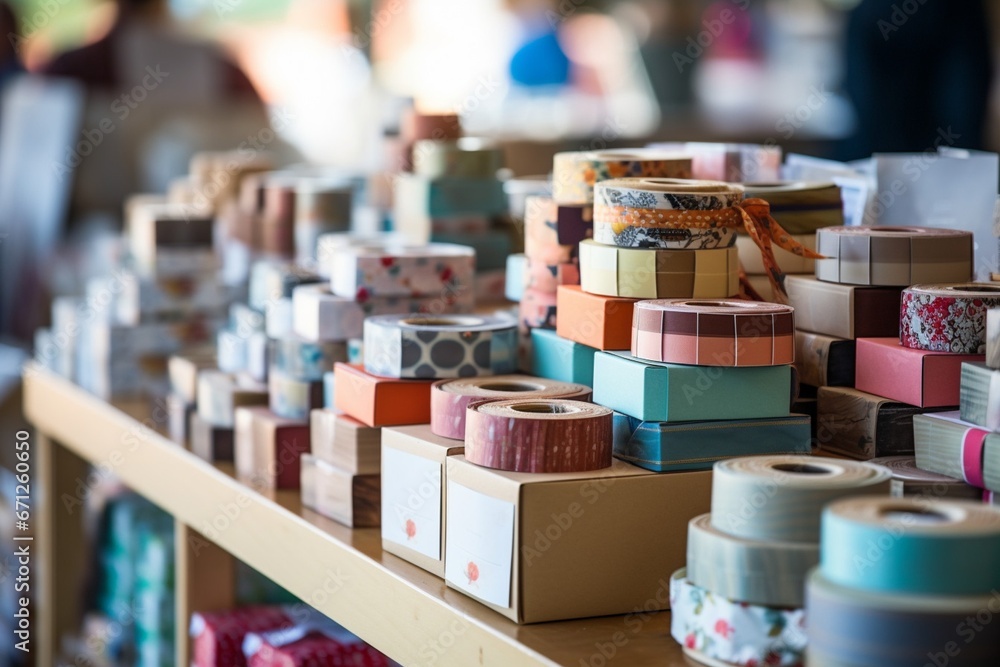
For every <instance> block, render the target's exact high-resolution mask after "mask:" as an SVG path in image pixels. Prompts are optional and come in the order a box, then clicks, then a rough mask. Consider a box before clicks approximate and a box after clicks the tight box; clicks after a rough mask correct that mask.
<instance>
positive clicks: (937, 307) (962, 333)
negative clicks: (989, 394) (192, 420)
mask: <svg viewBox="0 0 1000 667" xmlns="http://www.w3.org/2000/svg"><path fill="white" fill-rule="evenodd" d="M996 307H1000V284H990V283H958V284H954V285H914V286H913V287H908V288H906V289H904V290H903V296H902V300H901V304H900V318H899V325H900V326H899V342H900V343H902V344H903V345H905V346H906V347H913V348H916V349H918V350H933V351H936V352H957V353H961V354H983V353H985V351H986V311H987V310H988V309H990V308H996Z"/></svg>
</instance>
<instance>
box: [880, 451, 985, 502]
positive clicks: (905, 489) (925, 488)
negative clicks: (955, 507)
mask: <svg viewBox="0 0 1000 667" xmlns="http://www.w3.org/2000/svg"><path fill="white" fill-rule="evenodd" d="M870 463H874V464H875V465H880V466H885V467H886V468H888V469H889V470H891V471H892V497H893V498H905V497H909V496H920V497H923V498H951V499H953V500H979V499H980V498H982V495H983V494H982V491H981V490H980V489H977V488H976V487H974V486H970V485H968V484H966V483H965V482H963V481H962V480H960V479H956V478H954V477H949V476H948V475H941V474H938V473H936V472H930V471H929V470H921V469H920V468H918V467H917V461H916V459H914V458H913V457H912V456H881V457H879V458H877V459H872V460H871V461H870Z"/></svg>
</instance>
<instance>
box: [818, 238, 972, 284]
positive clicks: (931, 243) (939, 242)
mask: <svg viewBox="0 0 1000 667" xmlns="http://www.w3.org/2000/svg"><path fill="white" fill-rule="evenodd" d="M816 250H817V251H818V252H819V253H820V254H821V255H823V256H824V259H818V260H816V277H817V278H819V279H820V280H826V281H828V282H832V283H845V284H848V285H872V286H876V285H878V286H886V287H890V286H896V285H899V286H903V287H908V286H910V285H916V284H922V283H963V282H966V281H968V280H969V278H971V277H972V232H965V231H960V230H954V229H937V228H931V227H826V228H824V229H820V230H818V231H817V232H816Z"/></svg>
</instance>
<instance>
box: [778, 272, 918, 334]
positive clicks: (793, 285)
mask: <svg viewBox="0 0 1000 667" xmlns="http://www.w3.org/2000/svg"><path fill="white" fill-rule="evenodd" d="M785 289H786V290H787V291H788V303H789V305H791V306H793V307H794V308H795V328H796V329H800V330H802V331H812V332H813V333H820V334H826V335H827V336H834V337H836V338H850V339H854V338H873V337H880V336H898V335H899V299H900V294H902V291H903V290H902V288H900V287H858V286H855V285H840V284H837V283H825V282H823V281H820V280H816V279H815V278H813V277H812V276H786V277H785Z"/></svg>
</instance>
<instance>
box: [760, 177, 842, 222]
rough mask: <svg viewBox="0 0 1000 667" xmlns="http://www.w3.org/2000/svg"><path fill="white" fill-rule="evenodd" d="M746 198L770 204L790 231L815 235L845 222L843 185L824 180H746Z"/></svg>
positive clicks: (773, 213)
mask: <svg viewBox="0 0 1000 667" xmlns="http://www.w3.org/2000/svg"><path fill="white" fill-rule="evenodd" d="M743 188H744V189H745V191H746V196H747V197H760V198H761V199H764V200H767V203H768V204H770V205H771V215H773V216H774V219H775V220H777V221H778V224H779V225H781V226H782V228H783V229H784V230H785V231H786V232H788V233H789V234H813V233H815V232H816V230H817V229H821V228H823V227H841V226H843V224H844V203H843V199H842V198H841V196H840V186H839V185H837V184H835V183H827V182H822V181H779V182H775V183H744V184H743Z"/></svg>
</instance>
